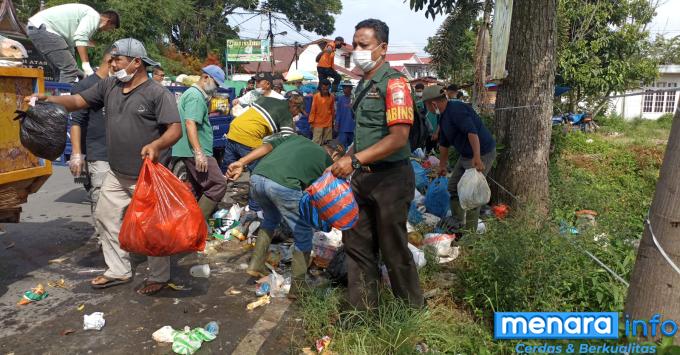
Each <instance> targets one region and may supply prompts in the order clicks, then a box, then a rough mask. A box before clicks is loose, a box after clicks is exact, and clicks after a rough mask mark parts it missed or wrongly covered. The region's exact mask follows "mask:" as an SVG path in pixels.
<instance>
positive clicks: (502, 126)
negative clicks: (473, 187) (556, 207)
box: [491, 0, 557, 214]
mask: <svg viewBox="0 0 680 355" xmlns="http://www.w3.org/2000/svg"><path fill="white" fill-rule="evenodd" d="M556 12H557V3H556V0H542V1H532V0H516V1H515V2H514V3H513V7H512V25H511V31H510V43H509V47H508V59H507V62H506V69H507V70H508V76H507V77H506V78H505V79H504V80H503V82H502V84H501V85H500V87H499V89H498V98H497V100H496V115H495V118H496V120H495V123H496V125H495V132H496V138H497V142H498V145H499V148H500V149H499V156H498V159H497V161H498V164H497V166H496V169H495V170H494V174H493V176H494V178H495V179H496V180H497V181H498V182H499V183H501V184H502V185H503V186H504V187H505V188H507V189H508V190H510V191H511V192H512V193H513V194H514V195H516V196H518V197H519V198H520V200H522V202H524V203H529V204H530V205H532V206H534V207H535V208H536V209H537V212H538V213H539V214H546V213H547V211H548V204H549V197H548V155H549V152H550V133H551V123H550V117H551V116H552V103H553V94H554V83H555V39H556ZM518 106H520V107H518ZM524 106H530V107H524ZM491 185H492V187H493V188H494V192H495V193H496V195H495V196H497V197H498V199H499V200H501V201H505V202H508V203H510V204H514V203H515V201H513V200H512V199H511V198H510V196H508V195H507V194H506V193H505V192H503V191H502V190H500V189H498V188H497V187H496V186H494V184H493V183H492V184H491Z"/></svg>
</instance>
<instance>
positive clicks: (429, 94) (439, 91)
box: [423, 85, 446, 101]
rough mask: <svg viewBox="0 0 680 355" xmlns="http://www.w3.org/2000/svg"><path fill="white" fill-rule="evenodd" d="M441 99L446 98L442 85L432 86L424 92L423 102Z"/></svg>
mask: <svg viewBox="0 0 680 355" xmlns="http://www.w3.org/2000/svg"><path fill="white" fill-rule="evenodd" d="M440 97H446V95H445V94H444V87H443V86H441V85H431V86H428V87H426V88H425V90H423V101H427V100H434V99H438V98H440Z"/></svg>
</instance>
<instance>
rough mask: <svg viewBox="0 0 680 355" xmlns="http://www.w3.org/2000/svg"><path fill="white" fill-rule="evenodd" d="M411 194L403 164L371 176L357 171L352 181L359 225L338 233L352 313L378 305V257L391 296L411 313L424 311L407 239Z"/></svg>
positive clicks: (409, 174)
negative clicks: (383, 264) (415, 310)
mask: <svg viewBox="0 0 680 355" xmlns="http://www.w3.org/2000/svg"><path fill="white" fill-rule="evenodd" d="M414 189H415V176H414V174H413V170H412V169H411V166H410V165H408V164H405V165H403V166H396V167H394V168H391V169H389V170H385V171H380V172H373V173H368V172H363V171H357V172H355V173H354V175H353V177H352V190H353V192H354V197H355V198H356V200H357V203H358V205H359V221H358V222H357V224H356V225H355V226H354V228H352V229H350V230H347V231H345V232H343V237H342V241H343V243H344V245H345V252H346V254H347V257H348V258H347V276H348V289H349V298H350V303H351V304H352V306H354V307H355V308H357V309H370V308H375V307H377V305H378V287H379V283H380V270H379V266H378V263H379V261H380V256H382V260H383V261H384V263H385V266H386V267H387V271H388V274H389V277H390V284H391V285H392V292H393V293H394V295H395V296H396V297H398V298H401V299H403V300H404V301H406V302H407V303H408V304H410V305H411V306H413V307H415V308H420V307H422V306H423V292H422V290H421V289H420V281H419V279H418V271H417V270H416V265H415V263H414V262H413V256H412V255H411V251H410V250H409V248H408V236H407V234H406V219H407V217H408V209H409V205H410V203H411V200H413V191H414Z"/></svg>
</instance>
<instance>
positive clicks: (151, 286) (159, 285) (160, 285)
mask: <svg viewBox="0 0 680 355" xmlns="http://www.w3.org/2000/svg"><path fill="white" fill-rule="evenodd" d="M166 287H168V283H167V282H155V281H144V282H143V283H142V284H141V285H140V286H139V287H138V288H137V293H139V294H140V295H144V296H153V295H155V294H157V293H158V292H161V291H162V290H163V289H164V288H166Z"/></svg>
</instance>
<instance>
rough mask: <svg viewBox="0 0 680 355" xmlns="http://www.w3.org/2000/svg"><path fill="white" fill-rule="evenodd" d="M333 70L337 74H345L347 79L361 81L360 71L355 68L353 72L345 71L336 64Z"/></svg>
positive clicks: (345, 69)
mask: <svg viewBox="0 0 680 355" xmlns="http://www.w3.org/2000/svg"><path fill="white" fill-rule="evenodd" d="M333 68H335V70H336V71H337V72H338V73H340V74H345V75H347V76H348V77H350V78H351V79H355V80H359V79H361V70H359V69H358V68H356V67H354V69H353V70H349V69H347V68H345V67H342V66H339V65H337V64H336V65H334V66H333Z"/></svg>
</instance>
